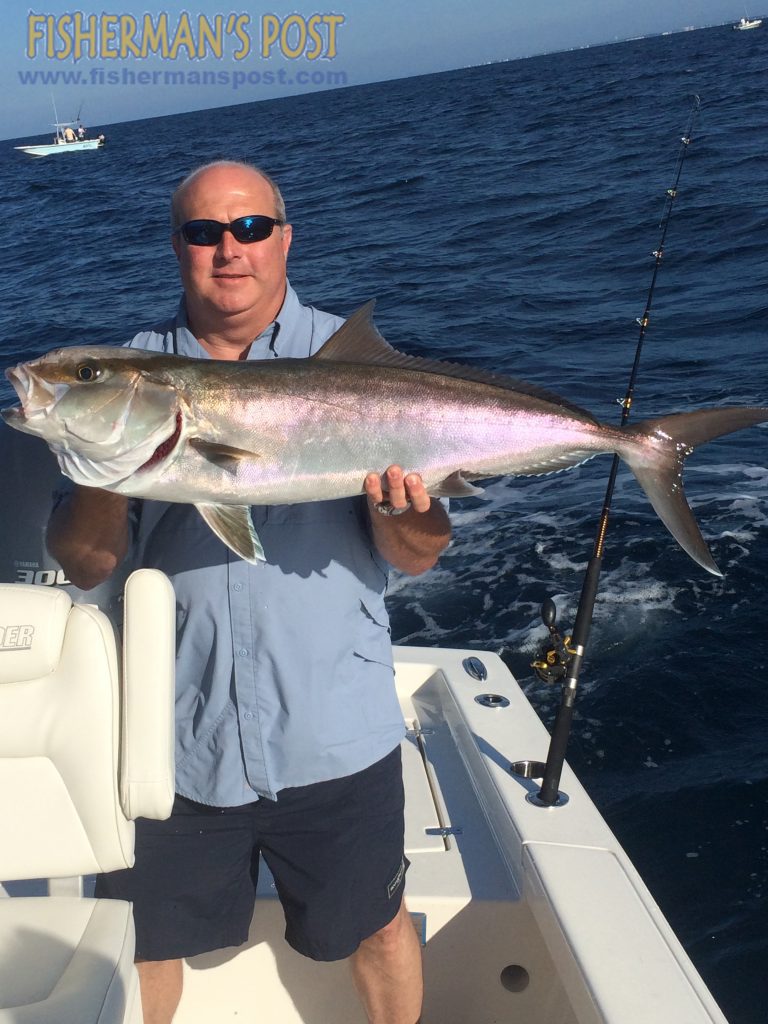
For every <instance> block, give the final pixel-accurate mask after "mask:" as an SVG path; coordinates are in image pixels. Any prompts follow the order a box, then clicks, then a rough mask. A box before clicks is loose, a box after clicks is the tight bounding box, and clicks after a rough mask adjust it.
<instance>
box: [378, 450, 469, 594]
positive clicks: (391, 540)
mask: <svg viewBox="0 0 768 1024" xmlns="http://www.w3.org/2000/svg"><path fill="white" fill-rule="evenodd" d="M364 486H365V493H366V495H367V496H368V514H369V519H370V521H371V531H372V534H373V540H374V543H375V544H376V548H377V549H378V551H379V553H380V554H381V555H382V556H383V557H384V558H385V559H386V560H387V561H388V562H389V563H390V565H393V566H394V567H395V568H396V569H399V570H400V571H401V572H405V573H408V574H409V575H411V576H417V575H418V574H419V573H422V572H426V570H427V569H431V568H432V566H433V565H434V564H435V562H436V561H437V558H438V555H439V554H440V552H441V551H442V550H443V549H444V548H445V547H446V546H447V544H448V541H449V540H450V539H451V524H450V521H449V519H448V515H447V513H446V511H445V509H444V508H443V506H442V505H441V504H440V502H439V501H436V500H433V499H432V498H430V496H429V495H428V494H427V491H426V488H425V487H424V483H423V481H422V479H421V477H420V476H419V474H418V473H408V475H407V476H406V475H405V474H404V473H403V470H402V468H401V467H400V466H390V467H389V468H388V469H386V470H385V471H384V473H383V474H382V475H381V476H379V474H378V473H369V474H368V476H367V477H366V478H365V485H364ZM382 503H384V504H385V507H388V508H389V509H391V510H394V513H395V514H392V512H391V511H390V513H389V514H382V513H381V512H380V511H379V510H378V509H377V506H378V505H381V504H382ZM398 510H400V513H399V514H398Z"/></svg>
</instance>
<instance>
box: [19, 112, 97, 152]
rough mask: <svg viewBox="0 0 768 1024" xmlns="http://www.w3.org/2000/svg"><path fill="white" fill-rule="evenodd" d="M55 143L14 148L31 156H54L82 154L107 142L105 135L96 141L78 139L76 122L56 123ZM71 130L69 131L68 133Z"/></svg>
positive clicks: (54, 126)
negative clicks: (57, 154)
mask: <svg viewBox="0 0 768 1024" xmlns="http://www.w3.org/2000/svg"><path fill="white" fill-rule="evenodd" d="M53 128H54V131H55V135H54V138H53V142H49V143H44V144H42V145H39V146H14V147H13V148H14V149H19V150H21V152H22V153H27V154H28V155H29V156H52V155H53V154H54V153H82V152H83V150H85V149H99V147H100V146H103V145H104V143H105V142H106V139H105V137H104V136H103V135H99V136H97V137H96V138H95V139H86V138H78V134H77V130H78V123H77V122H76V121H56V122H55V123H54V125H53ZM67 129H69V131H67Z"/></svg>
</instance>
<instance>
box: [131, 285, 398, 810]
mask: <svg viewBox="0 0 768 1024" xmlns="http://www.w3.org/2000/svg"><path fill="white" fill-rule="evenodd" d="M342 322H343V320H342V319H341V318H340V317H335V316H331V315H330V314H328V313H324V312H322V311H320V310H318V309H314V308H313V307H311V306H303V305H301V304H300V302H299V300H298V298H297V296H296V293H295V292H294V291H293V289H292V288H291V287H290V285H289V286H288V291H287V294H286V298H285V301H284V303H283V306H282V308H281V310H280V312H279V314H278V316H277V318H276V320H275V321H274V323H272V324H270V325H269V326H268V327H267V328H266V330H264V331H263V332H262V333H261V334H260V335H259V337H258V338H256V339H255V340H254V342H253V344H252V345H251V348H250V350H249V353H248V358H249V359H270V358H301V357H307V356H309V355H311V354H312V353H313V352H316V351H317V350H318V349H319V348H320V347H321V346H322V345H323V344H324V343H325V341H327V340H328V338H329V337H330V336H331V334H333V332H334V331H335V330H336V329H337V328H338V327H339V326H340V325H341V324H342ZM130 346H132V347H135V348H142V349H148V350H150V351H161V352H176V353H178V354H179V355H184V356H192V357H197V358H203V359H204V358H209V356H208V353H207V352H206V350H205V349H204V348H203V347H202V346H201V345H200V343H199V342H198V341H197V339H196V338H195V337H194V335H193V334H192V333H191V331H190V330H189V328H188V327H187V320H186V313H185V309H184V305H183V301H182V305H181V306H180V308H179V312H178V314H177V316H176V317H175V318H173V319H172V320H170V321H167V322H166V323H164V324H161V325H159V326H158V327H157V328H155V329H154V330H151V331H145V332H143V333H141V334H138V335H137V336H136V337H135V338H134V339H133V341H132V342H130ZM361 485H362V481H361ZM137 504H138V506H139V507H138V510H137V526H136V544H135V556H136V564H139V565H144V566H152V567H155V568H158V569H161V570H162V571H163V572H165V573H167V574H168V575H169V577H170V578H171V581H172V583H173V586H174V590H175V593H176V606H177V631H178V633H177V636H178V640H177V683H176V743H177V765H176V789H177V792H179V793H180V794H181V795H182V796H186V797H188V798H189V799H192V800H196V801H199V802H201V803H206V804H212V805H214V806H235V805H240V804H244V803H248V802H251V801H253V800H256V799H257V798H258V797H259V796H267V797H270V798H272V799H275V798H277V796H278V793H279V791H280V790H281V789H284V788H286V787H292V786H303V785H307V784H309V783H314V782H321V781H324V780H327V779H333V778H340V777H342V776H345V775H351V774H353V773H354V772H357V771H361V770H362V769H363V768H366V767H368V766H369V765H371V764H373V763H374V762H375V761H377V760H379V759H380V758H382V757H384V756H385V755H386V754H387V753H389V752H390V751H391V750H393V749H394V748H395V746H397V744H398V743H399V742H400V740H401V739H402V736H403V733H404V723H403V717H402V714H401V712H400V708H399V704H398V701H397V697H396V694H395V689H394V682H393V668H392V651H391V644H390V638H389V624H388V617H387V613H386V610H385V607H384V592H385V590H386V585H387V574H388V566H387V564H386V563H385V562H384V561H383V559H382V558H381V556H380V555H379V554H378V552H377V551H376V549H375V548H374V546H373V543H372V541H371V538H370V528H369V524H368V519H367V511H366V507H365V499H364V498H362V497H361V498H345V499H339V500H337V501H318V502H306V503H302V504H297V505H273V506H253V507H252V518H253V523H254V526H255V528H256V531H257V533H258V534H259V537H260V539H261V541H262V544H263V547H264V551H265V554H266V559H267V560H266V562H262V563H259V564H258V565H251V564H249V563H248V562H245V561H243V560H242V559H241V558H239V557H238V556H237V555H235V554H234V553H233V552H232V551H230V550H229V549H228V548H227V547H226V546H225V545H224V544H222V543H221V541H219V540H218V539H217V537H216V536H215V535H214V534H213V533H212V532H211V530H210V529H209V528H208V527H207V526H206V525H205V523H204V522H203V520H202V518H201V516H200V515H199V514H198V512H197V511H196V509H195V508H194V507H193V506H191V505H183V504H168V503H166V502H158V501H146V500H145V501H142V502H140V503H137Z"/></svg>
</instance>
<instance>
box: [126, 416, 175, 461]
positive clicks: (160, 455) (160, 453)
mask: <svg viewBox="0 0 768 1024" xmlns="http://www.w3.org/2000/svg"><path fill="white" fill-rule="evenodd" d="M181 427H182V418H181V412H177V413H176V428H175V430H174V431H173V433H172V434H171V436H170V437H168V438H166V439H165V441H161V442H160V444H159V445H158V446H157V448H155V450H154V452H152V454H151V455H150V457H149V458H148V459H147V461H146V462H145V463H144V464H143V465H142V466H139V468H138V469H137V470H136V472H137V473H143V472H144V471H145V470H147V469H152V467H153V466H156V465H157V464H158V463H159V462H162V461H163V459H165V458H167V457H168V456H169V455H170V454H171V452H172V451H173V449H174V448H175V447H176V445H177V444H178V443H179V438H180V437H181Z"/></svg>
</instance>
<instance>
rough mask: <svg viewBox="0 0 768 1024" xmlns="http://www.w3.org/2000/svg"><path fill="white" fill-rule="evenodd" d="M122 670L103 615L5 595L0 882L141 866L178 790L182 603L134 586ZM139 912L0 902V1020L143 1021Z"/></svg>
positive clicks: (116, 906)
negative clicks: (144, 836)
mask: <svg viewBox="0 0 768 1024" xmlns="http://www.w3.org/2000/svg"><path fill="white" fill-rule="evenodd" d="M124 612H125V621H124V643H123V645H122V664H121V663H120V661H119V651H120V644H119V639H118V638H117V637H116V635H115V630H114V629H113V626H112V624H111V623H110V621H109V619H107V617H106V616H105V615H104V614H103V613H102V612H100V611H99V610H98V609H97V608H96V607H94V606H92V605H75V604H73V603H72V601H71V599H70V597H69V596H68V595H67V594H66V593H64V592H63V591H59V590H56V589H53V588H47V587H41V586H31V585H24V584H0V822H2V839H1V840H0V879H2V880H3V881H5V882H14V881H19V880H22V879H40V878H49V879H59V878H69V877H71V876H82V875H86V874H92V873H95V872H101V871H114V870H116V869H118V868H125V867H130V866H131V865H132V864H133V837H134V825H133V820H134V819H135V818H137V817H150V818H165V817H167V816H168V815H169V814H170V810H171V807H172V804H173V793H174V764H173V692H174V660H175V601H174V596H173V590H172V588H171V585H170V583H169V581H168V579H167V578H166V577H165V576H163V574H162V573H159V572H157V571H156V570H149V569H143V570H139V571H138V572H136V573H134V574H133V575H132V576H131V577H130V578H129V580H128V582H127V583H126V587H125V602H124ZM134 941H135V940H134V929H133V919H132V915H131V909H130V904H128V903H122V902H120V901H115V900H94V899H84V898H82V897H80V896H26V895H18V896H12V897H10V898H3V899H0V1024H97V1022H98V1024H119V1022H121V1024H128V1022H130V1024H140V1022H141V1020H142V1017H141V1009H140V1003H139V997H138V980H137V975H136V971H135V968H134V966H133V955H134Z"/></svg>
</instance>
